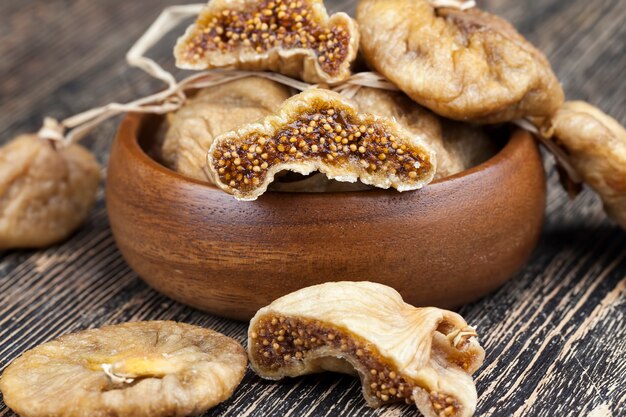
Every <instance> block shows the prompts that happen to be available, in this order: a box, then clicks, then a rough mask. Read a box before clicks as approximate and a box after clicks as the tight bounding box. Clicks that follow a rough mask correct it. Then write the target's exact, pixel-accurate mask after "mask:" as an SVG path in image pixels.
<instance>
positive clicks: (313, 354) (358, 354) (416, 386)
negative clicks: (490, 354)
mask: <svg viewBox="0 0 626 417" xmlns="http://www.w3.org/2000/svg"><path fill="white" fill-rule="evenodd" d="M475 336H476V332H475V330H474V329H473V328H472V327H470V326H468V325H467V323H466V322H465V321H464V320H463V318H462V317H461V316H459V315H458V314H455V313H452V312H449V311H445V310H440V309H437V308H415V307H413V306H410V305H408V304H406V303H405V302H404V301H403V300H402V297H401V296H400V294H398V293H397V292H396V291H395V290H393V289H392V288H389V287H386V286H384V285H380V284H374V283H370V282H334V283H327V284H322V285H317V286H314V287H309V288H305V289H302V290H299V291H296V292H294V293H292V294H289V295H286V296H284V297H282V298H279V299H278V300H276V301H274V302H273V303H272V304H270V305H269V306H267V307H265V308H262V309H261V310H259V311H258V312H257V314H256V315H255V316H254V318H253V319H252V321H251V322H250V328H249V330H248V355H249V358H250V364H251V365H252V368H253V369H254V371H255V372H256V373H257V374H259V375H260V376H261V377H263V378H267V379H281V378H283V377H286V376H288V377H296V376H300V375H305V374H310V373H316V372H322V371H335V372H344V373H357V374H358V375H359V377H360V378H361V382H362V384H363V395H364V397H365V400H366V401H367V403H368V405H370V406H371V407H378V406H380V405H382V404H387V403H392V402H397V401H406V402H407V403H412V402H414V403H415V404H416V405H417V407H418V408H419V410H420V411H421V412H422V413H423V414H424V416H426V417H438V416H442V415H443V416H471V415H472V414H473V412H474V410H475V407H476V388H475V386H474V382H473V381H472V377H471V375H472V373H474V372H475V371H476V370H477V369H478V368H479V367H480V365H481V364H482V361H483V359H484V354H485V352H484V350H483V348H482V347H480V345H479V343H478V341H477V340H476V337H475Z"/></svg>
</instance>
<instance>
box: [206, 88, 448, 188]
mask: <svg viewBox="0 0 626 417" xmlns="http://www.w3.org/2000/svg"><path fill="white" fill-rule="evenodd" d="M435 163H436V162H435V159H434V155H433V153H432V151H431V150H430V149H429V148H428V146H426V145H425V144H424V143H423V142H422V140H421V138H419V137H418V136H416V135H412V134H410V133H409V132H407V131H405V130H404V129H402V127H401V126H399V125H398V124H397V123H396V122H394V121H393V120H389V119H384V118H380V117H377V116H374V115H371V114H365V113H359V112H358V111H357V109H356V108H355V107H354V105H353V104H352V103H350V102H349V101H348V100H347V99H345V98H343V97H342V96H340V95H339V94H337V93H334V92H332V91H329V90H322V89H311V90H307V91H305V92H303V93H301V94H298V95H297V96H294V97H292V98H290V99H289V100H287V101H285V103H284V104H283V106H282V108H281V110H280V112H279V113H277V114H276V115H271V116H268V117H266V118H265V119H263V120H262V121H261V122H259V123H255V124H251V125H248V126H245V127H243V128H241V129H238V130H236V131H233V132H229V133H225V134H224V135H221V136H219V137H218V138H216V139H215V141H214V142H213V145H212V146H211V149H210V150H209V157H208V165H209V170H210V173H211V175H212V177H213V180H214V182H215V184H217V185H218V186H219V187H220V188H222V189H223V190H224V191H226V192H228V193H229V194H233V195H234V196H235V197H236V198H237V199H239V200H255V199H256V198H257V197H258V196H259V195H261V194H263V193H264V192H265V190H267V186H268V184H269V183H271V182H272V181H273V180H274V175H275V174H276V172H278V171H281V170H291V171H294V172H298V173H300V174H303V175H307V174H309V173H311V172H313V171H316V170H319V171H321V172H322V173H324V174H326V176H327V177H329V178H331V179H336V180H338V181H342V182H355V181H356V180H357V179H360V180H361V182H363V183H365V184H369V185H374V186H376V187H380V188H389V187H390V186H391V187H394V188H396V189H398V190H399V191H407V190H416V189H418V188H421V187H422V186H424V185H425V184H427V183H429V182H430V181H431V180H432V178H433V176H434V174H435Z"/></svg>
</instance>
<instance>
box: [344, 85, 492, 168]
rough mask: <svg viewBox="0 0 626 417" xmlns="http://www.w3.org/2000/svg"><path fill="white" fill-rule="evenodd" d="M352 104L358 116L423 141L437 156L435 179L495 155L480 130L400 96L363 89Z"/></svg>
mask: <svg viewBox="0 0 626 417" xmlns="http://www.w3.org/2000/svg"><path fill="white" fill-rule="evenodd" d="M354 102H355V103H356V104H357V105H358V107H359V110H360V111H361V112H364V113H373V114H376V115H377V116H381V117H386V118H389V119H394V120H396V121H397V122H398V123H399V124H400V125H401V126H402V127H403V128H405V129H406V130H407V131H409V132H411V133H414V134H415V135H420V136H421V137H423V138H424V141H425V142H426V143H427V144H428V145H429V146H431V147H432V148H433V149H434V151H435V153H436V158H437V172H436V174H435V179H440V178H447V177H449V176H451V175H454V174H457V173H459V172H461V171H464V170H466V169H468V168H471V167H473V166H475V165H477V164H479V163H481V162H483V161H484V160H486V159H488V158H489V157H490V156H491V155H493V153H495V147H494V144H493V143H492V141H491V140H490V138H489V137H488V136H487V135H486V134H485V132H484V131H483V129H482V128H481V127H479V126H473V125H470V124H467V123H461V122H455V121H452V120H447V119H441V118H439V117H438V116H437V115H435V114H433V113H432V112H431V111H430V110H428V109H426V108H424V107H422V106H420V105H419V104H417V103H415V102H414V101H412V100H411V99H410V98H409V97H407V96H406V95H404V94H402V93H398V92H393V91H385V90H380V89H376V88H368V87H363V88H361V89H360V90H359V91H358V92H357V94H356V95H355V96H354Z"/></svg>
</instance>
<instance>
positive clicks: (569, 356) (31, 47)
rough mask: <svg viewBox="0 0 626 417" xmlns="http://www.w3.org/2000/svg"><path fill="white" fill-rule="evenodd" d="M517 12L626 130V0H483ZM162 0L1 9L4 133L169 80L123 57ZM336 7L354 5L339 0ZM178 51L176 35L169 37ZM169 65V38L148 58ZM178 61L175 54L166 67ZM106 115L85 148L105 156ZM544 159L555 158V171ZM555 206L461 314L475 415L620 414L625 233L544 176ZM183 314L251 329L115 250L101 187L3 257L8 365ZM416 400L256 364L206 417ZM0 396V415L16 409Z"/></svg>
mask: <svg viewBox="0 0 626 417" xmlns="http://www.w3.org/2000/svg"><path fill="white" fill-rule="evenodd" d="M479 3H480V4H481V5H482V6H483V7H484V8H486V9H488V10H491V11H494V12H497V13H499V14H502V15H504V16H505V17H507V18H509V19H510V20H511V21H512V22H513V23H514V24H515V25H516V26H517V27H518V28H519V29H520V31H521V32H522V33H524V34H525V35H526V36H528V37H529V39H530V40H531V41H533V42H534V43H535V44H536V45H538V46H539V47H540V48H541V49H542V50H543V51H545V52H546V54H547V55H548V56H549V58H550V59H551V61H552V63H553V66H554V68H555V71H556V72H557V74H558V76H559V77H560V79H561V80H562V83H563V85H564V87H565V90H566V91H567V94H568V97H570V98H576V99H584V100H587V101H590V102H591V103H593V104H596V105H598V106H600V107H601V108H602V109H603V110H605V111H607V112H608V113H609V114H611V115H613V116H614V117H615V118H617V119H618V120H619V121H621V122H622V123H626V82H624V74H623V72H624V68H626V25H624V22H625V21H626V2H624V1H622V0H591V1H590V0H569V1H562V0H528V1H513V0H483V1H481V0H479ZM166 4H172V2H171V1H166V0H151V1H148V0H136V1H131V2H129V1H123V0H107V1H106V2H105V1H92V0H49V1H44V0H20V1H5V2H2V3H0V56H1V57H2V59H0V128H1V130H0V132H1V133H0V141H2V142H3V141H6V140H8V139H9V138H11V137H13V136H14V135H15V134H17V133H19V132H24V131H33V130H35V129H37V128H38V127H39V124H40V121H41V119H42V117H43V116H44V115H52V116H56V117H62V116H67V115H71V114H74V113H77V112H79V111H81V110H84V109H87V108H89V107H93V106H96V105H99V104H102V103H106V102H109V101H113V100H120V101H122V100H129V99H132V98H134V97H137V96H140V95H145V94H147V93H150V92H152V91H154V90H155V89H156V88H158V87H159V85H158V83H155V82H153V81H151V80H149V79H148V78H147V77H146V76H144V75H143V74H141V73H140V72H138V71H136V70H132V69H129V68H127V67H126V66H125V65H124V59H123V58H124V54H125V52H126V50H127V48H128V47H129V46H130V44H131V43H132V42H133V41H134V40H135V39H136V38H137V37H138V36H139V35H140V34H141V33H142V32H143V30H145V28H146V27H147V25H148V24H149V23H150V22H152V21H153V20H154V18H155V17H156V16H157V15H158V13H159V11H160V9H161V8H162V7H164V6H165V5H166ZM329 4H331V7H332V8H333V9H340V8H347V9H350V8H352V7H353V4H354V3H353V1H350V0H347V1H337V2H330V1H329ZM168 39H169V40H168V42H169V43H170V45H171V44H173V41H174V37H170V38H168ZM154 55H155V56H157V57H159V58H160V59H163V60H164V61H165V60H167V59H170V58H169V56H170V51H169V48H168V47H167V45H163V46H161V47H159V48H157V49H156V50H155V51H154ZM168 62H171V60H170V61H168ZM115 128H116V122H115V121H113V122H110V123H107V124H106V125H104V126H103V127H102V128H100V129H98V130H97V131H96V132H95V133H94V134H93V135H92V137H91V138H90V140H88V141H87V142H86V144H87V145H88V146H90V147H91V148H92V149H93V150H94V151H96V153H97V154H98V157H99V158H100V160H101V162H106V159H107V155H108V148H109V147H110V144H111V140H112V137H113V135H114V131H115ZM550 164H551V162H550V160H549V158H548V160H547V161H546V166H548V167H549V166H550ZM548 191H549V193H548V207H547V219H546V224H545V228H544V233H543V236H542V239H541V242H540V246H539V248H538V250H537V251H536V252H535V254H534V255H533V257H532V259H531V261H530V262H529V263H528V265H527V266H526V268H524V270H523V271H522V272H520V273H519V274H518V275H517V276H516V277H515V278H514V279H513V280H511V281H510V282H509V283H508V284H507V285H506V286H505V287H503V288H502V289H500V290H499V291H497V292H495V293H494V294H492V295H491V296H489V297H486V298H484V299H483V300H481V301H479V302H477V303H474V304H472V305H468V306H465V307H463V308H462V309H461V311H460V312H461V313H462V314H463V315H464V316H465V318H466V319H467V320H468V321H469V322H470V323H472V324H475V325H477V326H478V329H479V331H480V333H481V335H482V342H483V344H484V346H485V348H486V350H487V358H486V361H485V365H484V366H483V368H482V369H481V370H480V371H479V372H478V374H477V386H478V392H479V396H480V398H479V404H478V413H477V415H487V416H511V415H513V416H546V417H548V416H550V417H551V416H555V415H563V416H570V415H571V416H576V415H593V416H594V417H598V416H623V415H626V412H625V411H624V410H626V380H625V375H626V338H625V337H624V335H625V334H626V233H624V232H623V231H621V230H620V229H618V228H617V227H615V226H614V225H613V224H611V223H610V222H609V221H608V220H606V219H605V217H604V214H603V212H602V209H601V204H600V201H599V199H598V198H597V197H595V196H594V195H593V194H592V193H590V192H589V191H585V192H584V193H583V195H582V196H581V197H580V198H578V199H577V200H576V201H574V202H572V201H569V200H568V199H567V197H566V196H565V194H564V192H563V191H562V190H561V189H560V187H559V186H558V181H557V177H556V174H555V173H554V171H553V170H552V169H551V168H550V169H549V181H548ZM141 319H174V320H180V321H184V322H188V323H194V324H199V325H203V326H208V327H211V328H213V329H215V330H218V331H222V332H224V333H226V334H228V335H232V336H234V337H235V338H237V339H238V340H240V341H242V342H243V341H244V334H245V330H246V326H245V324H242V323H238V322H232V321H228V320H223V319H219V318H216V317H213V316H210V315H207V314H205V313H201V312H199V311H197V310H194V309H191V308H188V307H185V306H183V305H181V304H178V303H176V302H173V301H171V300H169V299H167V298H166V297H164V296H161V295H159V294H157V293H156V292H154V291H153V290H151V289H149V288H148V287H147V286H146V285H145V284H143V283H142V282H141V281H140V280H138V278H137V277H136V276H135V274H134V273H133V272H132V271H130V269H129V268H128V266H126V264H125V262H124V261H123V259H122V258H121V256H120V253H119V252H118V250H117V248H116V246H115V244H114V242H113V239H112V236H111V233H110V230H109V224H108V221H107V218H106V214H105V211H104V202H103V195H102V193H101V195H100V198H99V203H98V206H97V208H96V210H94V211H93V213H92V215H91V217H90V219H89V221H88V223H87V224H86V225H85V227H83V228H82V229H81V230H80V231H79V232H77V233H76V234H75V235H74V236H73V237H72V239H71V240H69V241H68V242H66V243H64V244H62V245H58V246H56V247H53V248H50V249H48V250H45V251H37V252H29V251H17V252H4V253H1V254H0V370H2V369H4V368H5V367H6V366H7V365H8V363H9V362H10V361H11V360H12V359H13V358H15V357H16V356H17V355H19V354H20V353H21V352H23V351H24V350H26V349H28V348H31V347H33V346H35V345H37V344H40V343H42V342H45V341H47V340H50V339H52V338H54V337H56V336H58V335H60V334H63V333H67V332H70V331H74V330H78V329H83V328H87V327H93V326H99V325H102V324H104V323H117V322H123V321H128V320H141ZM414 414H415V411H414V410H413V409H412V408H410V407H405V406H397V407H386V408H383V409H381V410H370V409H367V408H365V406H364V402H363V400H362V399H361V398H360V389H359V386H358V383H357V382H356V381H355V380H353V379H351V378H348V377H338V376H336V375H330V374H327V375H321V376H311V377H306V378H301V379H297V380H288V381H282V382H279V383H272V382H266V381H262V380H260V379H259V378H257V377H255V376H254V375H253V374H252V373H250V372H248V374H247V375H246V378H245V380H244V383H243V384H242V385H241V387H240V388H239V390H238V391H237V392H236V394H235V396H234V397H233V398H232V399H231V400H229V401H228V402H226V403H224V404H222V405H221V406H219V407H217V408H216V409H214V410H212V411H211V412H209V413H208V414H207V415H209V416H239V415H242V416H266V415H275V416H283V415H289V416H301V415H302V416H335V415H342V416H343V415H345V416H401V415H407V416H408V415H414ZM12 415H13V414H12V413H11V412H10V411H9V410H7V409H6V407H5V406H4V405H2V403H1V402H0V416H12Z"/></svg>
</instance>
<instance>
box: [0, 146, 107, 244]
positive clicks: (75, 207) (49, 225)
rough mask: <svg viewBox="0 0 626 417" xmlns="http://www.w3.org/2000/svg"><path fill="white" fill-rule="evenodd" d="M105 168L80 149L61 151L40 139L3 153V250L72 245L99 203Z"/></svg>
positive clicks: (0, 239)
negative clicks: (74, 235)
mask: <svg viewBox="0 0 626 417" xmlns="http://www.w3.org/2000/svg"><path fill="white" fill-rule="evenodd" d="M99 181H100V166H99V165H98V162H97V161H96V159H95V158H94V157H93V155H92V154H91V153H89V151H87V150H86V149H85V148H83V147H82V146H80V145H70V146H68V147H65V148H60V149H55V148H54V146H53V145H52V144H51V142H50V141H47V140H41V139H39V138H38V137H37V136H36V135H22V136H19V137H17V138H15V139H14V140H12V141H10V142H9V143H7V144H6V145H4V146H2V147H0V250H2V249H17V248H42V247H46V246H49V245H52V244H54V243H58V242H60V241H62V240H63V239H66V238H67V237H68V236H69V235H70V234H72V232H74V231H75V230H76V228H78V227H79V226H80V225H81V224H82V223H83V221H84V220H85V219H86V218H87V215H88V214H89V211H90V210H91V208H92V207H93V205H94V203H95V201H96V192H97V190H98V183H99Z"/></svg>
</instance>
